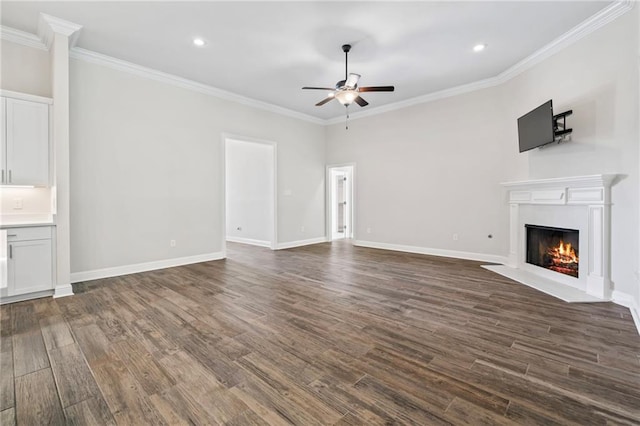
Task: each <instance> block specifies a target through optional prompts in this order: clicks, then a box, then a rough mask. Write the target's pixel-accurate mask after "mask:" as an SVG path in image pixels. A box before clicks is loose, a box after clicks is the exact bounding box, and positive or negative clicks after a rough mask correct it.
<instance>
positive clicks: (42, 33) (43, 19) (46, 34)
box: [38, 12, 82, 50]
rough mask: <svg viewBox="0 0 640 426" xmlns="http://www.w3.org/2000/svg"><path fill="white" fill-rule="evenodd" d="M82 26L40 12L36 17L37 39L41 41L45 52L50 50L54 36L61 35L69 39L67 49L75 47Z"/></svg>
mask: <svg viewBox="0 0 640 426" xmlns="http://www.w3.org/2000/svg"><path fill="white" fill-rule="evenodd" d="M81 29H82V25H78V24H74V23H73V22H69V21H65V20H64V19H60V18H56V17H55V16H51V15H47V14H46V13H42V12H40V16H39V17H38V37H39V38H40V40H42V43H44V45H45V47H46V49H47V50H49V49H51V44H52V43H53V37H54V34H61V35H63V36H65V37H68V38H69V47H70V48H71V47H73V46H75V45H76V42H77V41H78V37H79V36H80V30H81Z"/></svg>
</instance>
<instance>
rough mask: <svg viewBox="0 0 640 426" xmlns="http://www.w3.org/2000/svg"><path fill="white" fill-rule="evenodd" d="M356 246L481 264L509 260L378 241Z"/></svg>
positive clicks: (357, 242) (356, 242)
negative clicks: (472, 261) (474, 261)
mask: <svg viewBox="0 0 640 426" xmlns="http://www.w3.org/2000/svg"><path fill="white" fill-rule="evenodd" d="M353 245H354V246H357V247H367V248H374V249H382V250H392V251H402V252H405V253H416V254H427V255H430V256H442V257H452V258H454V259H466V260H476V261H479V262H490V263H499V264H504V263H506V261H507V259H506V257H504V256H498V255H495V254H485V253H473V252H468V251H458V250H446V249H438V248H431V247H417V246H406V245H401V244H389V243H380V242H376V241H362V240H356V241H354V242H353Z"/></svg>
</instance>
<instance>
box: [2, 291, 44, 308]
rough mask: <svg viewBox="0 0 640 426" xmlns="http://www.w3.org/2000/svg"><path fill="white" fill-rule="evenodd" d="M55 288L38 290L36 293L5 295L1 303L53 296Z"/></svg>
mask: <svg viewBox="0 0 640 426" xmlns="http://www.w3.org/2000/svg"><path fill="white" fill-rule="evenodd" d="M52 295H53V290H43V291H37V292H35V293H25V294H16V295H15V296H5V297H2V298H0V305H6V304H8V303H15V302H22V301H25V300H32V299H40V298H43V297H51V296H52Z"/></svg>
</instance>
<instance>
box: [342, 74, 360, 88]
mask: <svg viewBox="0 0 640 426" xmlns="http://www.w3.org/2000/svg"><path fill="white" fill-rule="evenodd" d="M358 80H360V74H355V73H351V74H349V77H347V81H345V83H344V87H348V88H351V89H355V87H356V85H357V84H358Z"/></svg>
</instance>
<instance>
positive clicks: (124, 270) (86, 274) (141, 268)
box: [71, 252, 226, 283]
mask: <svg viewBox="0 0 640 426" xmlns="http://www.w3.org/2000/svg"><path fill="white" fill-rule="evenodd" d="M225 257H226V256H225V253H224V252H216V253H206V254H198V255H195V256H186V257H177V258H174V259H165V260H156V261H154V262H145V263H136V264H133V265H123V266H115V267H113V268H104V269H95V270H93V271H83V272H73V273H72V274H71V282H72V283H79V282H83V281H91V280H98V279H101V278H109V277H118V276H120V275H129V274H137V273H139V272H147V271H154V270H156V269H165V268H173V267H175V266H182V265H190V264H192V263H200V262H209V261H211V260H220V259H224V258H225Z"/></svg>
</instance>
